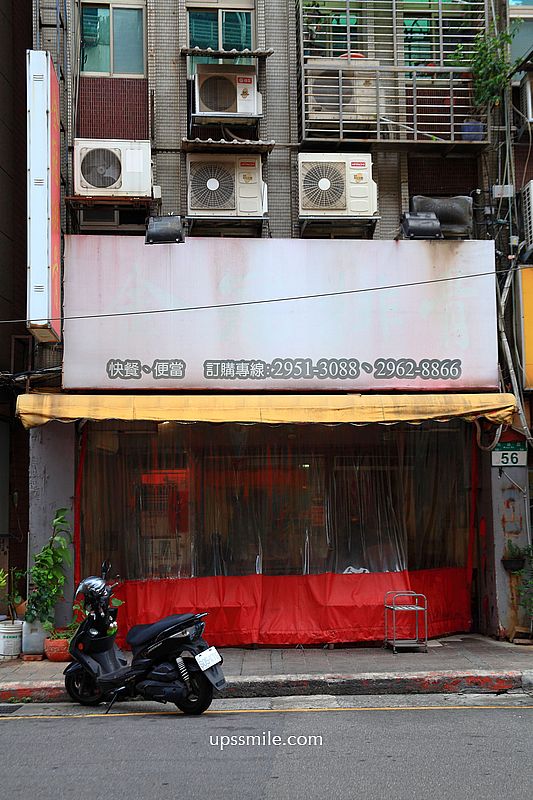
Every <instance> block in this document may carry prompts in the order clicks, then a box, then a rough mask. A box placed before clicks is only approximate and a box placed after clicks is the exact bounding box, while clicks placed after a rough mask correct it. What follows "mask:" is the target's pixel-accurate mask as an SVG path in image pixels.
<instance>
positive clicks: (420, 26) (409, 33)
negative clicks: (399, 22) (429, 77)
mask: <svg viewBox="0 0 533 800" xmlns="http://www.w3.org/2000/svg"><path fill="white" fill-rule="evenodd" d="M432 28H433V20H432V19H431V17H404V18H403V38H404V54H405V63H406V65H407V66H409V67H417V66H419V65H424V66H429V65H430V64H431V63H432V62H433V59H434V58H435V56H434V52H433V31H432ZM434 65H435V66H436V64H434Z"/></svg>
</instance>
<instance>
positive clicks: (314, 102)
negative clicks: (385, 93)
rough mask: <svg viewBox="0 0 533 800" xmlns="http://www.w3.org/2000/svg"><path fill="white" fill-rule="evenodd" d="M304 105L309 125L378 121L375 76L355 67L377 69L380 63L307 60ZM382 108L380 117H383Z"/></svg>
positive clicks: (357, 60) (370, 72)
mask: <svg viewBox="0 0 533 800" xmlns="http://www.w3.org/2000/svg"><path fill="white" fill-rule="evenodd" d="M306 63H307V68H308V69H307V73H306V74H307V85H306V92H305V95H306V97H305V101H306V102H305V105H306V109H307V117H308V119H309V120H310V121H311V120H312V121H322V122H328V121H338V120H340V119H342V120H343V121H346V122H368V121H372V120H375V119H376V117H377V106H378V94H377V79H376V73H375V72H374V71H373V70H369V71H368V72H367V71H366V70H363V69H359V70H358V69H357V65H363V64H364V66H366V67H377V66H379V61H371V60H370V59H368V58H358V59H354V60H353V61H347V60H345V59H343V58H328V59H325V58H309V59H308V60H307V62H306ZM383 110H384V109H383V108H381V113H383Z"/></svg>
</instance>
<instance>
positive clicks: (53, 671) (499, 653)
mask: <svg viewBox="0 0 533 800" xmlns="http://www.w3.org/2000/svg"><path fill="white" fill-rule="evenodd" d="M222 653H223V656H224V672H225V674H226V676H239V675H241V676H246V677H251V676H254V675H255V676H258V677H261V676H266V675H290V674H300V675H309V674H315V675H316V674H350V675H351V674H358V673H359V674H360V673H364V672H370V673H372V672H426V671H428V670H429V671H440V670H505V671H507V670H520V671H522V670H524V669H531V670H533V647H527V646H520V645H513V644H509V643H508V642H497V641H494V640H492V639H488V638H485V637H483V636H477V635H465V636H450V637H448V638H443V639H438V640H434V641H431V642H429V649H428V652H427V653H420V652H403V653H399V654H398V655H393V654H392V652H391V651H390V650H384V649H383V648H381V647H353V648H335V649H333V650H329V649H322V648H305V649H304V648H301V647H296V648H284V649H267V648H257V649H242V648H225V649H223V650H222ZM65 666H66V665H65V664H61V663H59V664H58V663H52V662H50V661H38V662H24V661H20V660H17V661H8V662H0V684H1V683H8V682H9V683H11V682H19V681H24V682H25V681H29V682H33V681H56V680H57V681H60V680H62V676H63V669H64V668H65Z"/></svg>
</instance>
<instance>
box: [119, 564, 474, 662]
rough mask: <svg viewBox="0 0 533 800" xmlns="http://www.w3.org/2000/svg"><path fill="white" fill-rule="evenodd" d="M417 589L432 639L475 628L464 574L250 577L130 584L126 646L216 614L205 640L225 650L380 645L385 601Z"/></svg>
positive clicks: (402, 620) (401, 626) (401, 621)
mask: <svg viewBox="0 0 533 800" xmlns="http://www.w3.org/2000/svg"><path fill="white" fill-rule="evenodd" d="M389 589H398V590H402V589H406V590H407V589H410V590H412V591H416V592H421V593H422V594H425V595H426V597H427V600H428V629H429V636H430V637H431V636H442V635H444V634H447V633H452V632H456V631H467V630H469V628H470V624H471V616H470V595H469V590H468V585H467V574H466V569H464V568H455V569H453V568H451V569H433V570H420V571H414V572H386V573H371V574H362V575H338V574H334V573H324V574H322V575H286V576H270V575H245V576H241V577H233V576H227V577H226V576H217V577H211V578H189V579H181V580H160V581H126V582H125V583H124V584H123V585H122V586H121V587H120V588H117V596H119V597H120V598H121V599H122V600H124V601H125V604H124V605H123V606H121V608H120V611H119V631H120V636H119V643H120V644H122V645H124V643H125V636H126V633H127V631H128V629H129V628H130V627H131V626H132V625H137V624H139V623H146V622H155V621H156V620H158V619H160V618H161V617H163V616H166V615H168V614H180V613H185V612H189V611H192V612H201V611H208V612H209V616H208V617H207V620H206V632H205V636H206V638H207V640H208V641H209V643H210V644H215V645H218V646H219V647H239V646H242V645H249V644H260V645H270V646H281V645H296V644H302V645H313V644H325V643H330V642H331V643H342V642H371V641H380V640H383V637H384V596H385V592H387V591H389ZM413 624H414V619H413V617H412V615H411V614H407V613H406V614H404V615H400V616H399V617H398V632H399V635H401V636H405V637H411V636H412V635H413Z"/></svg>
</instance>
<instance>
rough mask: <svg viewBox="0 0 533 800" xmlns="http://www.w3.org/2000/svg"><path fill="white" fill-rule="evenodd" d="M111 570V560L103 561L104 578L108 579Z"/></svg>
mask: <svg viewBox="0 0 533 800" xmlns="http://www.w3.org/2000/svg"><path fill="white" fill-rule="evenodd" d="M110 572H111V562H110V561H107V560H106V561H103V562H102V580H104V581H105V580H107V576H108V575H109V573H110Z"/></svg>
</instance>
